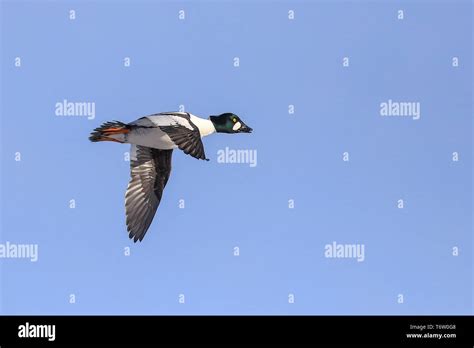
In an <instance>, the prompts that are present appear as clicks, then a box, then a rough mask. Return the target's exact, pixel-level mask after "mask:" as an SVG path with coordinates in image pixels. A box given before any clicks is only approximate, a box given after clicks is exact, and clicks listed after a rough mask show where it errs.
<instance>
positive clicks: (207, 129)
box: [113, 112, 216, 150]
mask: <svg viewBox="0 0 474 348" xmlns="http://www.w3.org/2000/svg"><path fill="white" fill-rule="evenodd" d="M176 114H183V115H184V114H185V113H184V112H183V113H179V112H176ZM189 115H190V118H191V122H192V123H194V124H195V125H196V127H197V128H198V129H199V133H200V134H201V138H203V137H205V136H207V135H210V134H212V133H214V132H215V131H216V129H215V128H214V125H213V123H212V122H211V121H210V120H206V119H204V118H200V117H197V116H195V115H192V114H189ZM130 124H131V125H138V126H142V127H150V128H136V129H133V130H132V131H131V132H130V133H128V134H116V135H114V136H113V137H114V138H115V139H117V140H119V141H121V142H124V143H128V144H135V145H141V146H147V147H151V148H155V149H160V150H171V149H175V148H176V147H177V146H176V145H175V144H174V143H173V141H171V139H170V137H169V136H168V135H167V134H166V133H165V132H163V131H162V130H161V129H160V128H158V127H157V126H171V125H174V124H179V125H181V126H184V127H186V128H189V129H190V130H193V127H192V126H191V125H190V124H189V122H188V120H187V119H185V118H183V117H179V116H174V115H166V114H164V115H155V116H147V117H144V118H141V119H139V120H136V121H134V122H131V123H130Z"/></svg>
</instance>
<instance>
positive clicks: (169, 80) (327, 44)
mask: <svg viewBox="0 0 474 348" xmlns="http://www.w3.org/2000/svg"><path fill="white" fill-rule="evenodd" d="M71 10H73V11H75V13H74V14H75V19H70V14H71V13H70V11H71ZM180 10H184V11H185V19H184V20H180V19H179V11H180ZM290 10H293V11H294V19H289V11H290ZM399 10H402V11H403V19H399V18H398V17H399V12H398V11H399ZM1 36H2V46H1V60H2V86H1V154H2V171H1V175H2V176H1V213H2V216H1V234H0V244H1V243H3V244H5V243H7V242H9V243H13V244H34V245H37V247H38V260H37V261H36V262H31V261H30V260H28V259H19V258H0V267H1V268H0V270H1V271H0V274H1V278H0V279H1V286H0V299H1V306H0V310H1V313H4V314H472V312H473V307H472V301H473V288H472V277H473V269H472V263H473V259H472V246H473V244H472V232H473V226H472V184H473V181H472V174H473V173H472V134H473V127H472V115H473V110H472V3H471V2H469V1H455V2H453V1H436V2H427V1H410V2H394V1H384V2H372V1H361V2H347V1H336V2H328V1H291V2H290V1H255V2H251V1H226V2H218V1H202V2H191V1H188V2H186V1H183V2H171V1H156V2H152V1H133V2H132V1H120V2H112V1H100V2H99V1H89V2H77V1H66V2H46V1H38V2H30V1H2V3H1ZM126 57H129V58H130V63H131V64H130V66H129V67H125V66H124V59H125V58H126ZM236 57H238V58H239V63H240V65H239V66H238V67H236V66H234V58H236ZM344 57H348V58H349V66H346V67H344V66H343V59H344ZM453 57H456V58H458V60H457V61H458V66H453ZM16 58H20V66H16V65H15V63H17V62H18V61H17V60H16ZM64 99H66V100H68V101H71V102H90V103H95V104H94V105H95V117H94V118H93V119H88V117H84V116H77V117H67V116H57V115H56V114H55V105H56V103H58V102H62V101H63V100H64ZM388 100H392V101H396V102H406V103H418V104H416V105H419V106H420V110H421V112H420V118H419V119H418V120H413V119H412V118H410V117H384V116H381V114H380V104H381V103H383V102H387V101H388ZM180 105H184V107H185V110H186V111H189V112H191V113H193V114H196V115H199V116H202V117H207V116H209V115H215V114H219V113H223V112H234V113H236V114H237V115H239V116H240V117H241V118H242V119H243V120H244V121H245V122H246V123H247V124H248V125H249V126H250V127H252V128H253V129H254V133H252V134H238V135H226V134H217V135H213V136H211V137H209V138H206V139H204V145H205V150H206V155H207V157H208V158H210V159H211V160H210V161H209V162H204V161H197V160H195V159H193V158H191V157H189V156H186V155H185V154H184V153H181V152H178V151H176V152H175V153H174V155H173V170H172V173H171V178H170V181H169V183H168V186H167V187H166V190H165V192H164V195H163V199H162V202H161V205H160V207H159V208H158V212H157V215H156V217H155V220H154V222H153V224H152V226H151V228H150V230H149V231H148V233H147V235H146V236H145V239H144V240H143V242H142V243H140V244H133V243H132V242H131V241H130V240H129V239H128V237H127V233H126V226H125V216H124V192H125V189H126V186H127V183H128V180H129V162H127V161H125V160H124V153H125V152H127V151H129V147H128V146H127V145H120V144H116V143H90V142H89V141H88V140H87V137H88V135H89V133H90V131H91V130H92V129H93V128H95V127H97V126H98V125H99V124H100V123H102V122H104V121H108V120H114V119H118V120H121V121H124V122H130V121H133V120H135V119H137V118H139V117H141V116H145V115H148V114H151V113H156V112H161V111H171V110H178V109H179V106H180ZM289 105H294V110H295V111H294V113H293V114H290V113H289ZM414 105H415V104H414ZM226 147H229V148H230V149H247V150H252V151H257V154H258V156H257V159H258V163H257V165H256V166H255V167H251V166H249V164H247V163H234V164H233V163H218V162H217V154H218V151H219V150H222V149H225V148H226ZM344 152H348V154H349V161H343V154H344ZM453 152H457V153H458V156H459V160H458V161H453ZM18 153H19V154H20V156H21V160H20V161H17V160H15V157H16V156H17V155H18ZM72 199H73V200H74V202H75V208H73V209H71V208H70V201H71V200H72ZM399 199H403V209H399V208H398V206H397V205H398V200H399ZM180 200H184V204H185V207H184V209H182V208H180V207H179V202H180ZM289 200H293V201H294V208H292V209H290V208H289ZM333 242H335V243H337V244H348V245H363V246H364V251H365V255H364V256H365V257H364V260H363V261H362V262H358V261H357V260H356V259H354V258H351V257H345V258H327V257H325V247H326V245H328V244H330V245H331V244H332V243H333ZM127 247H129V248H130V255H129V256H126V255H125V252H124V251H125V248H127ZM235 247H238V248H239V251H240V255H239V256H234V248H235ZM453 248H458V254H457V256H454V255H453ZM346 256H347V255H346ZM71 295H74V299H75V303H70V299H71ZM180 295H184V299H185V300H184V302H185V303H180V301H179V299H180V297H179V296H180ZM290 295H293V296H294V303H289V302H290V301H289V296H290ZM400 295H402V296H403V303H399V301H400Z"/></svg>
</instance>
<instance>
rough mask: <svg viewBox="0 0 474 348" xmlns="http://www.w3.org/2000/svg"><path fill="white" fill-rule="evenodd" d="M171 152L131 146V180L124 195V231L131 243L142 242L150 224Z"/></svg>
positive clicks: (165, 175) (166, 174)
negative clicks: (125, 218) (125, 220)
mask: <svg viewBox="0 0 474 348" xmlns="http://www.w3.org/2000/svg"><path fill="white" fill-rule="evenodd" d="M172 154H173V150H158V149H152V148H150V147H145V146H139V145H132V151H131V156H130V157H131V158H130V170H131V179H130V182H129V184H128V188H127V192H126V194H125V213H126V215H127V229H128V232H129V237H130V238H133V241H134V242H136V241H137V240H139V241H141V240H142V239H143V237H144V236H145V233H146V232H147V231H148V228H149V227H150V225H151V222H152V221H153V217H154V216H155V213H156V209H157V208H158V205H159V204H160V201H161V196H162V194H163V189H164V188H165V186H166V183H167V182H168V179H169V177H170V172H171V155H172Z"/></svg>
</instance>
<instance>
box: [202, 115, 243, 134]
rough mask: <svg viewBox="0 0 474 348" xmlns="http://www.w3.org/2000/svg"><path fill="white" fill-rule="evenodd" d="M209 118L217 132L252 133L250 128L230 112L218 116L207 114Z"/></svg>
mask: <svg viewBox="0 0 474 348" xmlns="http://www.w3.org/2000/svg"><path fill="white" fill-rule="evenodd" d="M209 119H210V120H211V121H212V123H213V124H214V128H215V129H216V132H218V133H252V128H250V127H249V126H247V125H246V124H245V123H244V121H242V120H241V119H240V117H239V116H237V115H235V114H233V113H231V112H227V113H225V114H221V115H219V116H209Z"/></svg>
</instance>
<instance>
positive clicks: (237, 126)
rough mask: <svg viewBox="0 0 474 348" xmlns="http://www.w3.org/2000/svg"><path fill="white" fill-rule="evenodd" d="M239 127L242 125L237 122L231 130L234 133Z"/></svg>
mask: <svg viewBox="0 0 474 348" xmlns="http://www.w3.org/2000/svg"><path fill="white" fill-rule="evenodd" d="M240 127H242V124H241V123H240V122H237V123H236V124H234V127H232V130H234V131H236V130H238V129H240Z"/></svg>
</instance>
